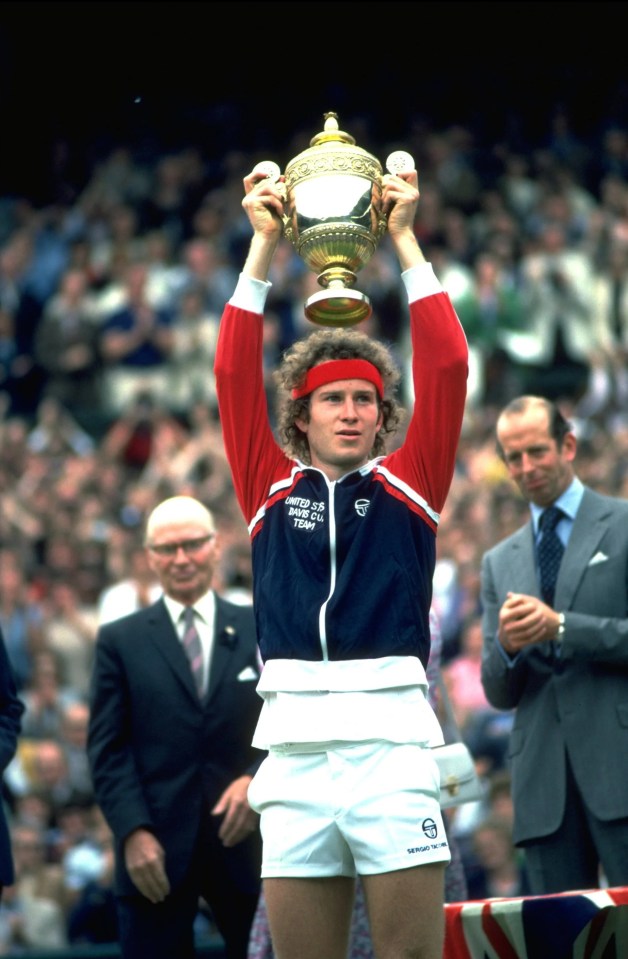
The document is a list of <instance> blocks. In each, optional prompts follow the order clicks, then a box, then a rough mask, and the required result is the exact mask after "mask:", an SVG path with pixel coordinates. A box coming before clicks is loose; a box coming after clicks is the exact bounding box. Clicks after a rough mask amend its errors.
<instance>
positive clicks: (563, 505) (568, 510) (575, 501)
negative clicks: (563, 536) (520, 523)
mask: <svg viewBox="0 0 628 959" xmlns="http://www.w3.org/2000/svg"><path fill="white" fill-rule="evenodd" d="M583 495H584V484H583V483H582V480H580V479H578V477H577V476H574V478H573V480H572V481H571V483H570V485H569V486H568V487H567V489H566V490H565V491H564V493H561V494H560V496H559V497H558V499H557V500H555V501H554V503H553V504H552V505H553V506H558V508H559V509H562V511H563V513H564V514H565V516H566V517H567V518H568V519H569V520H570V521H571V522H572V523H573V521H574V520H575V518H576V513H577V512H578V509H579V508H580V503H581V501H582V497H583ZM530 511H531V513H532V523H533V525H534V533H535V535H536V534H537V533H538V531H539V520H540V519H541V514H542V513H544V512H545V507H544V506H537V505H536V503H530Z"/></svg>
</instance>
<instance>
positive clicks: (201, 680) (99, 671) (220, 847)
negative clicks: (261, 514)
mask: <svg viewBox="0 0 628 959" xmlns="http://www.w3.org/2000/svg"><path fill="white" fill-rule="evenodd" d="M145 546H146V551H147V557H148V562H149V564H150V566H151V568H152V570H153V572H154V573H155V575H156V576H157V578H158V580H159V582H160V584H161V588H162V590H163V595H162V596H161V598H160V599H158V600H157V602H155V603H153V604H152V605H151V606H148V607H147V608H146V609H142V610H139V611H138V612H134V613H132V614H130V615H127V616H123V617H122V618H120V619H117V620H114V621H113V622H110V623H106V624H103V625H102V626H101V627H100V630H99V633H98V638H97V642H96V653H95V662H94V669H93V674H92V684H91V703H90V705H91V717H90V725H89V734H88V746H87V749H88V755H89V759H90V765H91V769H92V775H93V779H94V788H95V792H96V798H97V801H98V803H99V805H100V807H101V809H102V811H103V813H104V815H105V817H106V819H107V821H108V823H109V825H110V827H111V829H112V832H113V834H114V839H115V853H116V871H115V892H116V900H117V909H118V923H119V941H120V946H121V952H122V956H123V957H124V959H145V957H146V956H150V957H151V959H172V957H173V956H176V957H177V959H188V957H189V959H191V957H193V956H194V955H195V952H194V921H195V918H196V916H197V912H198V906H199V898H200V899H203V900H204V901H205V903H206V904H207V906H208V907H209V910H210V913H211V918H212V919H213V921H214V922H215V924H216V926H217V928H218V930H219V932H220V934H221V935H222V937H223V939H224V941H225V955H226V957H227V959H246V952H247V945H248V936H249V930H250V926H251V922H252V919H253V915H254V912H255V908H256V905H257V899H258V896H259V892H260V873H261V840H260V834H259V828H258V816H257V815H256V814H255V813H254V812H253V811H252V810H251V808H250V806H249V805H248V802H247V798H246V797H247V789H248V785H249V783H250V781H251V778H252V776H253V775H254V773H255V772H256V770H257V768H258V767H259V765H260V763H261V761H262V759H263V758H264V753H262V752H260V751H258V750H256V749H254V748H253V747H252V746H251V745H250V743H251V741H252V738H253V731H254V729H255V725H256V723H257V720H258V717H259V712H260V707H261V700H260V698H259V696H258V695H257V692H256V686H257V681H258V679H259V666H258V659H257V645H256V634H255V625H254V618H253V611H252V607H251V606H243V605H236V604H233V603H230V602H228V601H227V600H225V599H223V598H222V597H221V596H219V595H218V594H217V593H216V592H215V590H213V589H212V579H213V575H214V571H215V569H216V567H217V564H218V561H219V557H220V537H219V534H218V533H217V531H216V526H215V523H214V518H213V516H212V514H211V513H210V512H209V511H208V510H207V509H206V508H205V507H204V506H203V504H202V503H200V502H199V501H198V500H196V499H194V498H193V497H191V496H175V497H172V498H170V499H167V500H165V501H163V502H162V503H160V504H159V505H158V506H157V507H156V508H155V509H154V510H153V512H152V513H151V514H150V516H149V517H148V521H147V524H146V531H145Z"/></svg>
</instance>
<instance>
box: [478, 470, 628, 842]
mask: <svg viewBox="0 0 628 959" xmlns="http://www.w3.org/2000/svg"><path fill="white" fill-rule="evenodd" d="M509 591H514V592H519V593H527V594H528V595H533V596H539V595H540V593H539V585H538V580H537V573H536V564H535V550H534V541H533V531H532V523H531V522H530V523H527V524H526V525H525V526H524V527H522V528H521V529H520V530H518V531H517V532H516V533H514V534H513V535H512V536H510V537H508V538H507V539H505V540H503V541H502V542H501V543H498V544H497V545H496V546H494V547H493V548H492V549H490V550H488V551H487V552H486V553H485V554H484V556H483V559H482V567H481V599H482V609H483V631H484V650H483V660H482V682H483V685H484V690H485V693H486V696H487V699H488V700H489V702H490V703H491V704H492V705H493V706H495V707H497V708H498V709H504V710H510V709H514V710H515V715H514V722H513V728H512V732H511V736H510V746H509V763H510V768H511V773H512V789H513V802H514V814H515V818H514V828H513V837H514V840H515V842H520V841H522V840H526V839H533V838H540V837H542V836H546V835H549V834H550V833H552V832H554V831H555V830H556V829H557V828H558V826H559V825H560V822H561V818H562V815H563V810H564V806H565V796H566V775H565V751H567V753H568V754H569V758H570V761H571V765H572V767H573V771H574V775H575V778H576V781H577V783H578V786H579V788H580V791H581V793H582V796H583V798H584V801H585V803H586V805H587V807H588V808H589V809H590V810H591V812H592V813H593V814H594V815H595V816H596V817H598V818H599V819H603V820H608V819H616V818H620V817H623V816H628V766H627V757H628V502H626V501H624V500H620V499H614V498H612V497H608V496H601V495H600V494H598V493H596V492H594V491H593V490H591V489H588V488H586V489H585V492H584V496H583V498H582V502H581V504H580V509H579V510H578V514H577V516H576V519H575V522H574V526H573V529H572V532H571V537H570V539H569V544H568V546H567V549H566V550H565V554H564V556H563V561H562V563H561V567H560V572H559V576H558V581H557V584H556V594H555V601H554V606H555V608H556V609H557V610H559V611H562V612H564V614H565V634H564V639H563V642H562V644H561V647H557V645H556V643H553V642H547V643H541V644H537V645H535V646H532V647H530V648H529V649H527V650H524V651H523V652H522V653H521V654H520V655H519V656H518V657H516V658H515V659H514V660H513V661H512V662H511V664H510V665H509V664H508V662H507V660H506V658H505V657H504V650H503V649H502V648H501V647H500V645H499V642H498V640H497V627H498V616H499V610H500V607H501V605H502V603H503V602H504V600H505V599H506V594H507V593H508V592H509Z"/></svg>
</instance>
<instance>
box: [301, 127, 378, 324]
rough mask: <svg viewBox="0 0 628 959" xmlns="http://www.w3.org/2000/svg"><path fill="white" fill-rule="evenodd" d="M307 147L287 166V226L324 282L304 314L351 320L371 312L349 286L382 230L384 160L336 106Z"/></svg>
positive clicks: (323, 320)
mask: <svg viewBox="0 0 628 959" xmlns="http://www.w3.org/2000/svg"><path fill="white" fill-rule="evenodd" d="M324 120H325V126H324V130H323V132H322V133H317V134H316V136H314V137H313V138H312V139H311V140H310V147H309V149H307V150H304V151H303V152H302V153H299V154H298V156H296V157H294V159H292V160H290V162H289V163H288V165H287V166H286V169H285V187H286V207H285V210H286V212H285V216H284V232H285V236H286V237H287V239H288V240H289V241H290V242H291V243H292V245H293V246H294V248H295V250H296V252H297V253H298V255H299V256H300V257H301V258H302V259H303V260H304V262H305V263H306V265H307V266H308V267H309V269H310V270H312V271H313V272H314V273H315V274H316V278H317V281H318V283H319V285H320V286H321V287H322V289H321V290H320V292H317V293H314V294H313V295H312V296H310V297H309V298H308V300H307V301H306V303H305V315H306V317H307V319H308V320H310V321H311V322H312V323H316V324H318V325H320V326H340V327H345V326H353V325H355V324H356V323H360V322H362V321H363V320H366V319H367V318H368V317H369V316H370V315H371V312H372V307H371V303H370V301H369V299H368V297H367V296H366V295H365V294H364V293H360V292H359V291H358V290H356V289H355V288H354V284H355V282H356V279H357V273H358V272H359V270H361V269H362V267H363V266H365V265H366V264H367V263H368V261H369V260H370V259H371V257H372V256H373V253H374V252H375V250H376V249H377V246H378V244H379V241H380V239H381V237H382V235H383V234H384V233H385V232H386V218H385V216H384V215H383V213H382V167H381V164H380V162H379V160H377V159H376V158H375V157H374V156H372V155H371V154H370V153H367V151H366V150H363V149H362V148H361V147H358V146H356V144H355V140H354V138H353V137H352V136H350V135H349V134H348V133H344V132H343V131H342V130H339V129H338V116H337V114H336V113H326V114H325V115H324Z"/></svg>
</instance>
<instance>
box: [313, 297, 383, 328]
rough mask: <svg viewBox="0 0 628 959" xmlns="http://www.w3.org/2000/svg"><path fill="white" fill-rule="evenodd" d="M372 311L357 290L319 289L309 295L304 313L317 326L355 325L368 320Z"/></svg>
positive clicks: (366, 298)
mask: <svg viewBox="0 0 628 959" xmlns="http://www.w3.org/2000/svg"><path fill="white" fill-rule="evenodd" d="M372 312H373V309H372V307H371V302H370V300H369V298H368V296H366V295H365V294H364V293H359V292H358V291H357V290H348V289H346V288H343V289H334V290H321V291H320V293H314V294H313V295H312V296H310V297H309V299H308V300H307V302H306V304H305V315H306V317H307V318H308V320H310V322H311V323H316V324H317V325H318V326H342V327H344V326H355V325H356V323H362V322H363V321H364V320H368V318H369V316H370V315H371V313H372Z"/></svg>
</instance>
